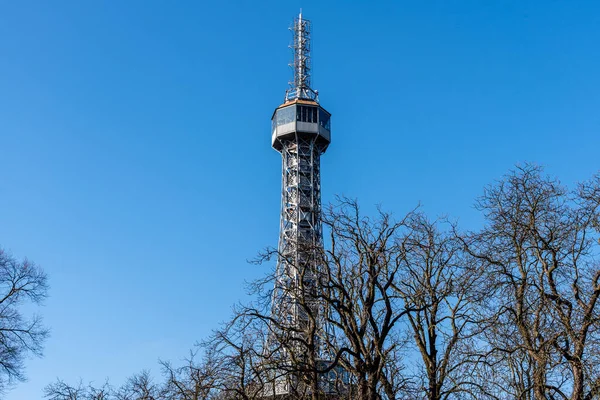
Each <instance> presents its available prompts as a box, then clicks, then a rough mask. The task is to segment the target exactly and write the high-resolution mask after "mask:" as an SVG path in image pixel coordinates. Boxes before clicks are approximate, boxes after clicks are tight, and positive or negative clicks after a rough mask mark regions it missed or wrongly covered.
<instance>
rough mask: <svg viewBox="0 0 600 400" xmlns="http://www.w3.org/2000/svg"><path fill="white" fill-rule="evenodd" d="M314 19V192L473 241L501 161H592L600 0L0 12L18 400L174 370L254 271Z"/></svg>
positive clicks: (551, 168) (0, 233) (258, 271)
mask: <svg viewBox="0 0 600 400" xmlns="http://www.w3.org/2000/svg"><path fill="white" fill-rule="evenodd" d="M300 7H302V8H303V10H304V15H305V16H306V17H307V18H309V19H311V20H312V22H313V72H314V73H313V83H314V85H313V86H314V88H315V89H318V90H319V93H320V99H321V103H322V105H323V106H324V107H325V108H326V109H328V110H329V111H330V112H331V113H332V114H333V116H332V144H331V146H330V147H329V149H328V150H327V153H326V154H325V155H324V157H323V159H322V175H323V176H322V180H323V182H322V184H323V201H324V202H325V203H326V202H328V201H331V200H332V199H333V198H334V195H335V194H344V195H348V196H350V197H356V198H358V199H359V201H360V202H361V204H363V205H364V208H365V210H367V212H368V210H371V209H372V208H373V206H374V205H375V204H381V205H382V206H383V207H384V208H385V209H387V210H391V211H393V212H395V213H397V214H401V213H403V212H406V211H407V210H409V209H412V208H413V207H414V206H415V205H417V204H418V203H421V204H422V205H423V209H424V210H425V211H426V212H428V213H429V214H430V215H432V216H436V215H442V214H446V215H449V216H451V217H454V218H458V219H459V220H460V222H461V223H462V224H463V226H466V227H476V226H477V224H478V223H479V222H480V216H479V215H478V214H477V212H476V211H475V210H474V209H473V202H474V199H475V198H476V197H477V196H478V195H480V194H481V192H482V189H483V187H484V186H485V185H486V184H489V183H491V182H493V181H494V180H495V179H498V178H499V177H501V176H502V174H504V173H505V172H506V171H507V170H508V169H510V168H511V167H512V166H513V165H514V164H515V163H519V162H524V161H531V162H536V163H539V164H542V165H545V166H546V167H547V171H548V172H549V173H550V174H552V175H556V176H558V177H559V178H561V180H562V181H563V182H564V183H566V184H573V183H574V182H576V181H578V180H583V179H587V178H589V177H590V176H591V175H592V174H594V173H595V172H597V171H598V168H599V167H600V165H599V162H598V161H599V156H598V151H599V145H600V134H599V127H600V113H599V112H598V110H599V108H600V91H599V90H598V89H599V87H600V75H599V73H598V71H600V55H599V52H598V43H600V5H599V4H598V3H597V2H595V1H587V2H586V1H577V2H567V1H516V0H515V1H495V2H492V1H468V0H463V1H419V2H405V1H397V2H334V1H331V2H323V1H286V2H283V1H265V2H249V1H238V2H233V1H232V2H199V1H189V2H186V1H180V2H161V1H133V0H131V1H127V2H117V1H105V2H100V1H97V2H91V1H88V2H81V1H72V2H67V1H60V2H44V1H40V2H31V1H18V2H17V1H6V2H2V3H1V4H0V37H1V38H2V40H0V90H1V93H2V95H1V96H0V172H1V175H0V176H1V178H2V179H1V181H0V245H1V246H2V247H3V248H5V249H7V250H10V251H12V253H13V254H14V255H15V256H17V257H25V256H27V257H29V258H30V259H32V260H34V261H35V262H37V263H38V264H40V265H41V266H42V267H43V268H44V269H45V270H46V271H47V273H48V275H49V278H50V284H51V292H50V297H49V299H48V300H47V301H46V304H45V306H44V307H43V308H42V309H41V310H40V312H41V313H42V314H43V316H44V318H45V321H46V323H47V325H49V326H50V328H51V330H52V335H51V337H50V339H49V340H48V342H47V344H46V350H45V356H44V358H42V359H30V360H28V361H27V375H28V377H29V380H28V382H26V383H22V384H20V385H18V387H17V388H16V389H14V390H13V391H12V392H10V393H9V394H8V396H7V398H8V399H10V400H16V399H30V398H31V399H35V398H40V397H41V388H42V387H43V386H45V385H46V384H47V383H49V382H51V381H53V380H54V379H55V378H56V377H61V378H63V379H65V380H67V381H70V382H76V381H77V380H78V378H79V377H80V376H81V377H82V378H83V379H84V381H90V380H91V381H96V382H98V383H100V382H102V381H103V380H104V379H105V378H107V377H110V378H111V379H112V380H113V381H114V382H115V383H117V384H118V383H121V382H122V381H123V380H124V379H125V377H127V376H129V375H131V374H133V373H135V372H138V371H140V370H142V369H151V370H153V371H154V372H158V367H157V364H156V361H157V359H158V358H162V359H168V360H173V361H175V362H176V361H177V360H179V359H182V358H183V357H185V356H186V355H187V350H188V349H189V348H190V347H191V346H192V345H193V344H194V342H195V341H197V340H199V339H202V338H204V337H206V336H207V335H208V334H209V332H210V330H211V329H213V328H216V327H217V326H218V324H219V322H220V321H224V320H226V319H227V317H228V316H229V314H230V309H231V306H232V304H233V303H235V302H237V301H240V300H244V299H245V295H244V281H246V280H250V279H252V278H253V277H256V276H260V275H262V274H263V273H265V272H266V271H267V270H268V268H269V267H270V266H262V267H257V266H253V265H249V264H247V262H246V260H248V259H251V258H253V257H254V255H255V254H256V253H257V252H258V251H259V250H261V249H262V248H264V247H266V246H271V245H276V243H277V236H278V227H279V191H280V187H279V186H280V173H281V172H280V167H281V166H280V158H279V155H278V154H277V153H276V152H275V151H274V150H272V149H271V148H270V143H269V141H270V133H269V127H270V117H271V113H272V111H273V109H274V108H275V107H276V106H277V105H279V103H281V101H282V100H283V95H284V92H285V89H286V85H287V81H288V79H289V78H290V75H291V71H290V70H289V68H288V67H287V63H288V61H289V59H290V56H291V55H290V53H289V50H288V49H287V45H288V44H289V42H290V40H291V36H290V33H289V32H288V31H287V28H288V26H289V24H290V22H291V21H292V19H293V18H294V16H295V15H296V14H297V12H298V11H299V8H300Z"/></svg>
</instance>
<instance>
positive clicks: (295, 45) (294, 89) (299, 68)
mask: <svg viewBox="0 0 600 400" xmlns="http://www.w3.org/2000/svg"><path fill="white" fill-rule="evenodd" d="M290 30H291V31H292V33H293V35H294V39H293V42H292V44H291V45H290V47H291V49H292V50H293V54H294V55H293V59H292V62H291V64H290V67H292V69H293V71H294V76H293V80H292V81H291V82H289V85H290V87H289V89H288V90H287V91H286V94H285V100H286V101H291V100H298V99H303V100H314V101H318V93H317V91H315V90H313V89H312V88H311V87H310V85H311V82H310V78H311V76H310V71H311V59H310V30H311V23H310V21H309V20H307V19H304V18H303V17H302V9H300V13H299V14H298V17H297V18H295V19H294V23H293V25H292V26H291V27H290Z"/></svg>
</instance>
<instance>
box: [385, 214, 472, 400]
mask: <svg viewBox="0 0 600 400" xmlns="http://www.w3.org/2000/svg"><path fill="white" fill-rule="evenodd" d="M407 224H408V225H409V227H410V229H409V231H408V233H407V237H406V238H404V239H403V252H404V263H405V264H404V266H403V269H402V274H400V275H399V276H398V279H397V280H396V282H395V283H394V287H395V289H396V291H397V293H398V295H399V296H400V297H401V298H402V299H403V301H404V304H406V305H408V306H409V307H412V309H411V310H409V312H408V313H407V320H408V326H409V331H410V335H411V336H412V339H413V345H414V346H415V347H416V349H417V352H418V354H419V355H420V357H421V360H422V363H420V364H419V367H420V369H421V370H422V371H423V373H422V375H421V377H420V381H421V382H422V384H421V387H420V388H417V390H418V391H420V392H421V393H424V394H425V398H427V399H429V400H441V399H446V398H452V397H455V398H456V397H457V395H458V394H463V396H462V397H470V398H477V397H478V393H479V390H478V386H479V385H481V383H480V382H478V381H477V379H474V377H472V376H470V374H469V370H472V369H473V365H474V363H475V361H476V360H475V359H474V358H473V357H472V356H471V354H470V345H471V344H472V342H473V339H474V338H475V336H476V335H477V334H478V333H479V332H480V330H481V328H482V327H483V325H482V324H481V321H478V320H477V310H476V307H477V303H478V300H479V297H480V296H481V290H480V286H481V283H482V274H481V269H478V268H476V266H475V265H473V263H472V262H470V260H469V259H468V258H467V257H465V253H464V251H463V245H462V242H461V241H460V240H459V239H458V238H457V237H456V235H455V234H454V231H455V230H456V229H455V227H452V228H453V229H452V230H447V231H446V232H443V231H441V230H440V228H439V226H440V221H433V222H431V221H429V220H428V219H427V217H426V216H424V215H423V214H421V213H413V214H412V215H411V216H410V218H409V219H408V221H407Z"/></svg>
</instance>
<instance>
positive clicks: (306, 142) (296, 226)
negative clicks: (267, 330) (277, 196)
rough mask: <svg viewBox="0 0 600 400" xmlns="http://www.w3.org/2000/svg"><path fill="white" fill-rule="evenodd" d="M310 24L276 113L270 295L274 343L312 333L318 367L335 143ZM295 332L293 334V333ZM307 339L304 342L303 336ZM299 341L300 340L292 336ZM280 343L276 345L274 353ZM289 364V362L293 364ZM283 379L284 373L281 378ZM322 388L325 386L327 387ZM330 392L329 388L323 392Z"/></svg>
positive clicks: (300, 32) (299, 40)
mask: <svg viewBox="0 0 600 400" xmlns="http://www.w3.org/2000/svg"><path fill="white" fill-rule="evenodd" d="M310 28H311V24H310V21H308V20H306V19H303V18H302V14H301V13H300V15H299V16H298V17H297V18H296V19H295V20H294V25H293V26H292V28H291V30H292V32H293V35H294V41H293V45H292V46H290V47H291V48H292V50H293V52H294V56H293V62H292V64H290V66H291V67H292V69H293V71H294V78H293V81H291V82H290V88H289V89H288V90H287V91H286V96H285V102H284V103H283V104H282V105H280V106H279V107H278V108H277V109H276V110H275V112H274V113H273V118H272V136H271V139H272V146H273V148H274V149H275V150H277V151H279V152H280V153H281V158H282V191H281V220H280V235H279V245H278V261H277V270H276V277H275V287H274V289H273V295H272V304H271V307H272V319H273V321H276V322H277V323H276V325H277V326H276V327H275V326H273V327H272V329H271V331H272V333H273V332H274V333H273V335H272V338H271V339H272V340H273V341H278V340H279V341H281V338H282V336H285V335H286V332H287V334H289V335H291V336H288V337H287V339H288V340H289V342H291V343H294V342H299V341H300V340H295V339H309V338H308V337H306V335H308V333H307V332H309V331H310V332H312V333H311V335H312V338H311V340H314V341H315V347H316V354H315V356H316V358H317V359H318V362H319V363H320V365H327V364H328V363H329V362H330V361H328V360H331V359H330V358H329V357H328V355H327V354H326V351H325V349H324V346H323V345H322V344H323V343H324V342H325V341H324V340H323V338H324V337H325V335H327V334H328V331H329V329H327V324H326V322H325V315H324V314H325V310H324V307H323V304H322V303H321V301H320V300H319V295H318V294H319V291H320V285H319V283H320V281H321V280H320V274H321V270H322V262H321V257H322V249H323V234H322V224H321V167H320V160H321V155H322V154H323V153H324V152H325V151H326V149H327V147H328V146H329V143H330V141H331V127H330V114H329V113H328V112H327V111H326V110H325V109H323V108H322V107H321V106H320V104H319V102H318V95H317V91H315V90H313V89H312V88H311V87H310V82H311V79H310V78H311V75H310ZM290 332H291V333H290ZM303 335H305V337H302V336H303ZM294 336H296V337H294ZM278 345H281V343H272V344H271V345H270V346H269V347H270V348H276V347H277V346H278ZM281 349H282V350H281V351H280V353H279V357H280V359H281V361H282V362H283V363H284V364H285V362H287V361H286V359H287V358H289V357H293V356H297V354H296V355H292V354H290V353H294V352H297V353H302V351H303V349H300V348H296V349H294V348H293V345H292V346H290V345H289V344H286V345H283V346H281ZM289 361H290V362H291V359H289ZM283 375H285V374H284V373H282V374H281V376H283ZM323 382H324V383H326V379H323ZM288 385H289V381H288V382H287V383H283V382H282V383H276V386H277V388H275V390H274V392H275V393H276V394H277V395H278V396H279V395H285V394H286V393H289V390H290V389H289V387H288ZM326 386H327V385H326V384H323V385H321V387H323V388H325V387H326ZM325 392H327V389H325Z"/></svg>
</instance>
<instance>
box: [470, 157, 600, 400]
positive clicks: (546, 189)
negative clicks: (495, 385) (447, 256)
mask: <svg viewBox="0 0 600 400" xmlns="http://www.w3.org/2000/svg"><path fill="white" fill-rule="evenodd" d="M598 182H599V181H598V179H597V178H596V179H595V180H592V181H590V182H588V183H586V184H584V185H581V186H580V187H579V190H577V191H575V192H569V191H567V189H566V188H564V187H563V186H562V185H560V183H559V182H558V181H556V180H555V179H551V178H549V177H546V176H543V170H542V168H540V167H537V166H533V165H525V166H522V167H518V168H517V169H516V170H515V171H512V172H511V173H509V174H508V175H507V176H506V177H505V178H504V179H503V180H502V181H500V182H498V183H497V184H495V185H493V186H490V187H489V188H487V189H486V191H485V193H484V195H483V196H482V197H481V198H480V200H479V202H478V207H479V208H480V209H481V210H482V211H483V213H484V215H485V217H486V222H487V223H486V226H485V227H484V228H483V229H482V230H481V232H479V233H477V234H471V235H470V236H469V237H468V238H467V240H466V241H465V244H466V245H467V248H468V249H469V252H470V253H471V254H472V255H473V256H474V257H475V258H476V259H477V260H478V261H479V262H481V263H482V266H483V267H484V268H485V270H486V273H487V274H486V281H487V282H488V286H487V290H488V294H489V296H488V298H487V301H486V303H485V309H486V311H487V317H488V318H489V320H490V321H491V322H492V324H491V328H490V329H488V330H486V332H485V338H486V341H487V343H488V353H487V354H486V355H487V361H488V366H489V367H490V368H494V369H495V370H496V371H497V372H498V371H504V374H502V376H501V378H502V379H503V380H505V385H507V384H508V386H509V387H510V388H511V390H512V391H511V396H514V397H515V398H520V399H536V400H541V399H546V398H558V399H573V400H575V399H578V400H579V399H592V398H595V397H597V396H598V393H597V391H598V386H597V384H598V382H599V371H600V359H599V355H600V348H598V340H599V339H600V337H599V333H600V332H599V328H600V325H599V323H600V320H599V319H598V317H599V314H598V297H599V296H600V282H599V280H600V265H599V264H598V259H597V256H598V251H599V250H600V246H599V243H598V203H599V202H600V199H599V198H598V193H599V185H598Z"/></svg>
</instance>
